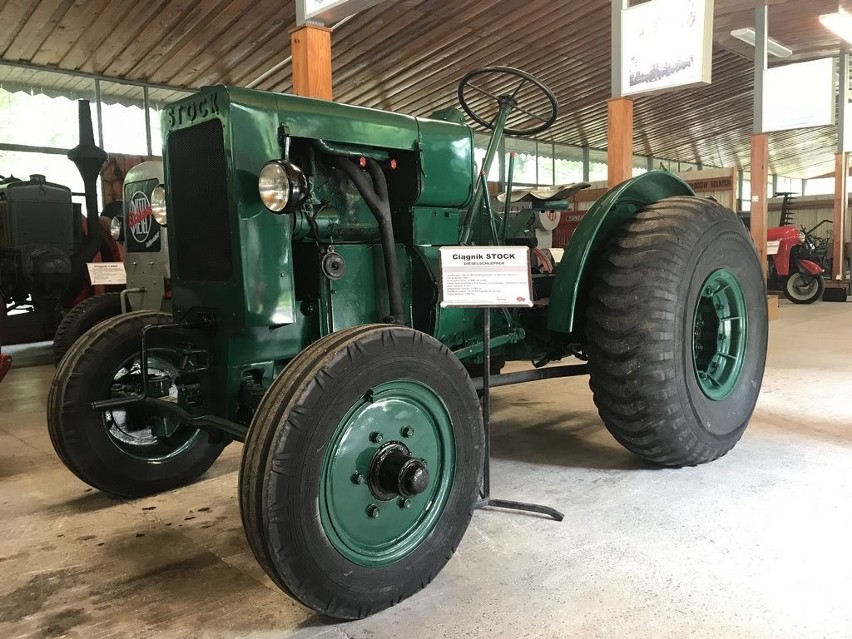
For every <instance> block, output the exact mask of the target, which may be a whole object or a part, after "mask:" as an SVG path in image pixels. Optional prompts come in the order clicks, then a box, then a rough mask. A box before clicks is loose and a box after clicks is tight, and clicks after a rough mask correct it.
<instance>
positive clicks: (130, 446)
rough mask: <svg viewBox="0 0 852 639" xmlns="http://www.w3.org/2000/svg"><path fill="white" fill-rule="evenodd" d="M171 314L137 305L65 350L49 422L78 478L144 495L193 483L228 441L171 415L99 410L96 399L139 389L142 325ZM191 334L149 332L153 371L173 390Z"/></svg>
mask: <svg viewBox="0 0 852 639" xmlns="http://www.w3.org/2000/svg"><path fill="white" fill-rule="evenodd" d="M171 321H172V320H171V316H170V315H168V314H166V313H158V312H153V311H138V312H135V313H128V314H126V315H121V316H119V317H114V318H112V319H108V320H106V321H104V322H101V323H100V324H98V325H97V326H96V327H94V328H93V329H92V330H90V331H89V332H88V333H86V334H85V335H84V336H83V337H82V338H81V339H79V340H78V341H77V342H76V343H75V344H74V345H73V346H72V347H71V349H70V350H69V351H68V353H67V354H66V355H65V357H64V358H63V359H62V362H61V363H60V365H59V368H57V369H56V374H55V375H54V378H53V383H52V384H51V387H50V392H49V394H48V398H47V426H48V431H49V433H50V440H51V442H52V443H53V447H54V449H55V450H56V453H57V454H58V455H59V457H60V459H61V460H62V461H63V463H64V464H65V465H66V466H67V467H68V469H69V470H70V471H71V472H73V473H74V474H75V475H76V476H77V477H79V478H80V479H81V480H83V481H84V482H86V483H87V484H89V485H90V486H93V487H95V488H97V489H99V490H102V491H104V492H107V493H111V494H113V495H118V496H121V497H139V496H142V495H150V494H154V493H158V492H162V491H164V490H170V489H172V488H177V487H178V486H183V485H184V484H188V483H190V482H192V481H193V480H195V479H197V478H198V477H199V476H201V475H202V474H203V473H204V472H205V471H206V470H207V469H208V468H210V466H211V465H212V464H213V462H214V461H215V460H216V458H217V457H218V456H219V454H220V453H221V452H222V448H223V447H224V444H223V443H222V442H221V441H219V442H214V441H211V438H210V435H208V433H205V432H203V431H200V430H198V429H195V428H193V427H190V426H187V425H185V424H183V423H181V422H180V420H179V419H176V418H172V417H163V418H159V417H158V416H157V415H154V414H152V413H150V412H147V411H146V410H145V409H144V408H142V407H141V406H136V407H129V408H126V409H117V410H108V411H94V410H92V408H91V403H92V402H93V401H97V400H101V399H108V398H110V397H115V396H117V394H122V395H126V394H127V393H136V392H139V391H140V390H141V384H140V374H139V348H140V336H141V334H142V329H143V328H144V327H145V326H147V325H149V324H169V323H171ZM190 340H191V335H189V334H187V333H183V332H181V331H178V330H176V329H174V330H169V329H164V330H159V331H156V332H155V333H151V339H150V345H149V351H148V367H149V374H150V375H162V376H163V377H164V382H165V383H164V384H163V387H164V388H165V389H166V392H167V394H168V395H169V396H172V397H174V396H176V395H177V386H176V378H177V377H178V375H179V367H180V363H181V359H182V356H183V349H184V348H185V345H186V344H187V343H188V342H189V341H190Z"/></svg>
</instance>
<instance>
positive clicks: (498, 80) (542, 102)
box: [459, 67, 559, 135]
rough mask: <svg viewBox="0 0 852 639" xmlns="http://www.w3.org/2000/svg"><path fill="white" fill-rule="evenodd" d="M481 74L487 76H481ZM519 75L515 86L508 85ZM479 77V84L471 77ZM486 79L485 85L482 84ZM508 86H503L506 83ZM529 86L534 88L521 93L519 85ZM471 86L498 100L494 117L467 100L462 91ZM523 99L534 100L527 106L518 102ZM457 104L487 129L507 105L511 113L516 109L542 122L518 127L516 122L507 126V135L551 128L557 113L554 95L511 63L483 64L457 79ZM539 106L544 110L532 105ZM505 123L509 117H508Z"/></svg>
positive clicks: (493, 123)
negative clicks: (478, 111) (499, 64)
mask: <svg viewBox="0 0 852 639" xmlns="http://www.w3.org/2000/svg"><path fill="white" fill-rule="evenodd" d="M483 76H487V78H486V77H483ZM519 78H520V82H518V84H517V86H515V87H514V89H512V88H511V86H512V84H513V83H514V82H515V80H517V79H519ZM474 79H479V83H478V84H474V83H473V82H472V81H473V80H474ZM486 81H487V84H486V86H487V87H488V88H483V86H481V85H482V84H484V83H485V82H486ZM507 86H508V87H510V88H508V89H506V88H505V87H507ZM524 86H528V87H530V88H531V89H533V92H532V93H531V94H530V95H527V94H524V95H520V93H521V89H523V88H524ZM467 89H470V90H471V91H473V92H476V93H481V94H482V95H485V96H487V97H489V98H492V99H493V100H495V101H496V102H497V106H498V110H497V113H496V114H495V115H494V117H493V118H491V119H490V120H488V119H486V118H485V117H484V116H482V115H481V114H478V113H476V112H475V111H474V110H473V108H472V107H471V106H470V104H469V103H468V98H466V97H465V92H466V90H467ZM521 100H523V101H524V102H525V103H529V102H531V103H533V106H531V107H529V108H526V107H523V108H522V107H521V106H519V104H518V102H519V101H521ZM459 104H461V107H462V109H464V112H465V113H467V114H468V115H469V116H470V117H471V118H472V119H473V120H474V121H475V122H477V123H478V124H480V125H482V126H484V127H485V128H486V129H494V125H495V123H496V121H497V117H498V115H499V113H500V109H507V110H508V111H509V112H510V113H511V112H513V111H518V112H520V113H522V114H524V115H526V116H527V119H526V120H522V123H523V122H526V121H527V120H538V121H540V122H541V124H537V125H534V126H527V127H522V128H518V127H517V125H513V126H512V127H508V126H507V127H506V128H505V129H503V132H504V133H506V134H507V135H535V134H536V133H541V132H542V131H545V130H547V129H549V128H550V126H551V125H552V124H553V123H554V122H555V121H556V116H557V115H558V114H559V104H558V103H557V102H556V96H555V95H553V91H551V90H550V89H548V88H547V86H545V84H544V83H543V82H542V81H541V80H537V79H536V78H534V77H533V76H531V75H530V74H529V73H526V72H524V71H521V70H519V69H513V68H512V67H483V68H482V69H475V70H473V71H469V72H468V73H466V74H465V76H464V77H463V78H462V79H461V81H460V82H459ZM542 106H544V108H545V109H546V111H545V112H544V113H536V112H534V109H536V108H538V109H541V108H542ZM507 124H508V120H507Z"/></svg>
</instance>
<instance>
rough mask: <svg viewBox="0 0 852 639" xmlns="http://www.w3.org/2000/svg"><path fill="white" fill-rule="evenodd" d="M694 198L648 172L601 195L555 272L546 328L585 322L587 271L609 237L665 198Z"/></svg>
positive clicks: (680, 184)
mask: <svg viewBox="0 0 852 639" xmlns="http://www.w3.org/2000/svg"><path fill="white" fill-rule="evenodd" d="M683 195H691V196H694V195H695V191H693V190H692V189H691V188H690V187H689V185H688V184H687V183H686V182H684V181H683V180H681V179H680V178H679V177H677V176H676V175H673V174H672V173H669V172H667V171H649V172H648V173H643V174H642V175H639V176H637V177H635V178H632V179H630V180H627V181H626V182H622V183H621V184H619V185H618V186H616V187H615V188H613V189H610V190H609V191H607V192H606V194H604V196H603V197H602V198H601V199H599V200H598V201H597V202H595V204H594V205H593V206H592V208H591V209H589V212H588V213H586V215H584V216H583V219H582V220H581V221H580V223H579V224H578V225H577V230H576V231H575V232H574V235H572V236H571V240H570V241H569V242H568V246H566V247H565V254H564V255H563V256H562V260H561V261H560V262H559V266H558V267H557V269H556V280H555V281H554V283H553V289H552V290H551V293H550V305H549V306H550V308H549V310H548V316H547V327H548V328H549V329H550V330H551V331H555V332H558V333H573V332H575V330H577V329H579V327H580V326H582V324H583V322H584V318H583V317H578V314H581V312H582V309H580V311H579V312H578V309H577V304H578V302H580V301H581V300H582V299H583V297H584V294H585V290H586V285H587V282H588V277H587V275H588V271H589V268H590V267H591V265H592V264H593V263H594V261H595V259H596V258H597V257H598V256H599V255H600V253H601V251H603V249H604V247H605V246H606V243H607V241H608V240H609V238H610V237H611V236H612V234H613V233H614V232H615V231H616V230H617V229H618V228H619V227H620V226H621V225H622V224H624V223H625V222H626V221H627V220H629V219H630V218H631V217H633V215H635V214H636V212H637V211H640V210H641V209H643V208H645V207H646V206H648V205H649V204H653V203H654V202H659V201H660V200H662V199H664V198H667V197H674V196H683Z"/></svg>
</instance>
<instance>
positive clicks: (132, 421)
mask: <svg viewBox="0 0 852 639" xmlns="http://www.w3.org/2000/svg"><path fill="white" fill-rule="evenodd" d="M148 373H149V379H150V378H151V377H153V376H154V375H163V376H165V377H166V378H167V379H168V380H169V387H168V393H167V394H168V396H169V397H171V398H174V399H176V398H177V392H178V391H177V384H176V379H177V376H178V368H177V366H176V365H175V364H173V363H172V362H171V361H170V358H169V357H168V355H166V354H164V353H163V354H161V353H156V352H153V349H152V352H151V353H150V354H149V355H148ZM139 378H141V371H140V370H139V356H138V355H136V356H133V357H130V358H128V359H127V360H125V361H124V362H122V363H121V364H120V365H119V366H118V367H116V368H115V370H114V372H113V374H112V383H111V387H110V392H109V397H110V398H115V397H126V396H127V395H129V394H137V393H139V392H140V391H141V390H142V387H141V384H140V383H139ZM101 419H102V423H103V426H104V429H105V430H106V434H107V438H108V439H109V441H110V443H111V444H112V445H113V446H114V447H115V448H116V449H117V450H118V451H119V452H121V453H122V454H123V455H126V456H127V457H130V458H131V459H134V460H136V461H141V462H144V463H147V464H161V463H165V462H168V461H170V460H172V459H175V458H176V457H180V456H181V455H183V454H184V453H186V452H187V451H188V450H189V449H190V448H192V447H193V445H194V444H195V442H196V441H197V440H198V438H199V437H200V436H201V431H200V430H198V429H196V428H192V427H189V426H186V425H184V424H182V423H181V422H180V420H177V419H176V418H175V417H173V416H157V415H154V414H152V413H150V412H147V411H145V409H144V408H143V407H142V406H141V405H138V406H135V407H134V406H131V407H127V408H119V409H112V410H106V411H104V412H103V413H102V414H101Z"/></svg>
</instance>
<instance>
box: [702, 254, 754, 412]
mask: <svg viewBox="0 0 852 639" xmlns="http://www.w3.org/2000/svg"><path fill="white" fill-rule="evenodd" d="M747 341H748V315H747V310H746V303H745V295H744V294H743V290H742V287H741V286H740V283H739V281H738V280H737V278H736V276H735V275H734V274H733V273H732V272H731V271H729V270H728V269H724V268H721V269H717V270H715V271H713V272H712V273H710V275H709V276H707V279H705V280H704V283H703V284H702V285H701V290H700V293H699V296H698V300H697V301H696V304H695V314H694V317H693V322H692V366H693V371H694V373H695V379H696V381H697V382H698V387H699V388H700V389H701V392H702V393H704V395H705V396H706V397H707V398H709V399H711V400H714V401H720V400H723V399H725V398H726V397H728V395H730V394H731V392H732V391H733V390H734V387H735V386H736V385H737V381H738V380H739V377H740V373H741V372H742V369H743V361H744V359H745V351H746V343H747Z"/></svg>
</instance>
